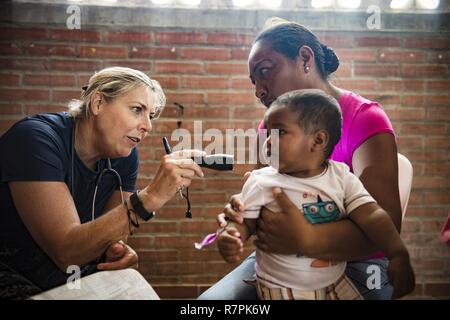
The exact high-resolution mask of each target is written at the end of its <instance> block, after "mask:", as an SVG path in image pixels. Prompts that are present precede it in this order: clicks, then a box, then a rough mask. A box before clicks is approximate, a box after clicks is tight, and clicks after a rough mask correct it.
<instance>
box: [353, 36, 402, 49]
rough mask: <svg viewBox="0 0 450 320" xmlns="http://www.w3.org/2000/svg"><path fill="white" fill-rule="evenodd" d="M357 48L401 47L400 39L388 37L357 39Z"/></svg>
mask: <svg viewBox="0 0 450 320" xmlns="http://www.w3.org/2000/svg"><path fill="white" fill-rule="evenodd" d="M355 42H356V45H355V46H356V47H357V48H359V47H400V39H398V38H388V37H357V38H356V39H355Z"/></svg>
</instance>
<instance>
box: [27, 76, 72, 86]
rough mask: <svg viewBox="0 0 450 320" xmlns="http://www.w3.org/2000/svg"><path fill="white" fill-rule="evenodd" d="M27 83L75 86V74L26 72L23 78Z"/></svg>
mask: <svg viewBox="0 0 450 320" xmlns="http://www.w3.org/2000/svg"><path fill="white" fill-rule="evenodd" d="M23 82H24V84H26V85H32V86H33V85H35V86H52V87H58V86H61V87H68V86H72V87H73V86H75V83H76V82H75V76H74V75H66V74H26V75H25V76H24V80H23Z"/></svg>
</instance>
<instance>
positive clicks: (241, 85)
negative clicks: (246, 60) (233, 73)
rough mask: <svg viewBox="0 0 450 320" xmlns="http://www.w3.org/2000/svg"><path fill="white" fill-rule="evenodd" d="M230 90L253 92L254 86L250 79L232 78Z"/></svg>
mask: <svg viewBox="0 0 450 320" xmlns="http://www.w3.org/2000/svg"><path fill="white" fill-rule="evenodd" d="M231 89H237V90H252V93H253V92H254V90H255V86H254V85H253V84H252V82H251V81H250V79H249V78H248V77H247V78H232V79H231Z"/></svg>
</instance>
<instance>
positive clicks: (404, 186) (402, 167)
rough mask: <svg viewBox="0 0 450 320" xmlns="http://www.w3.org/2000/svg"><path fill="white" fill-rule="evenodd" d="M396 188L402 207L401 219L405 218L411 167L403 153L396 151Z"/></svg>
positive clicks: (409, 190) (409, 192)
mask: <svg viewBox="0 0 450 320" xmlns="http://www.w3.org/2000/svg"><path fill="white" fill-rule="evenodd" d="M397 156H398V188H399V192H400V205H401V207H402V220H403V218H405V213H406V209H407V207H408V201H409V195H410V194H411V187H412V179H413V167H412V165H411V162H410V161H409V160H408V158H406V157H405V156H404V155H402V154H400V153H398V154H397Z"/></svg>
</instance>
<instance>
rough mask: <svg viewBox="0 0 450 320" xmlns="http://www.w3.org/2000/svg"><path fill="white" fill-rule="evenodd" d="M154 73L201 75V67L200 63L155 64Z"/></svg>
mask: <svg viewBox="0 0 450 320" xmlns="http://www.w3.org/2000/svg"><path fill="white" fill-rule="evenodd" d="M155 72H156V73H176V74H195V73H202V72H203V66H202V64H200V63H183V62H156V65H155Z"/></svg>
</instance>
